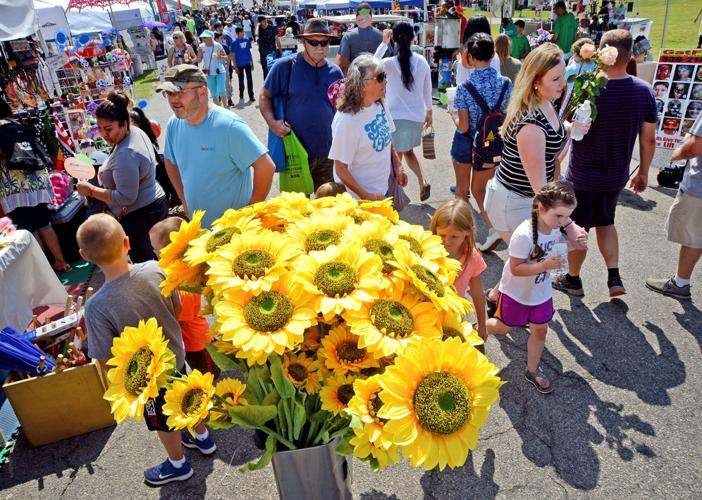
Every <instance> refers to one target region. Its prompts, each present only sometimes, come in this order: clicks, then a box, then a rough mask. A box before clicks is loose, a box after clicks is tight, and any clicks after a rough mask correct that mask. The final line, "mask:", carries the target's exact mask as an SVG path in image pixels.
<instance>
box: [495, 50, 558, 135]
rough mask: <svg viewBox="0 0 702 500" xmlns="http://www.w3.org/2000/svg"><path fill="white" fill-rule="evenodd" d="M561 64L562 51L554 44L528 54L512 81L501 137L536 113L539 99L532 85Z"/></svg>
mask: <svg viewBox="0 0 702 500" xmlns="http://www.w3.org/2000/svg"><path fill="white" fill-rule="evenodd" d="M561 62H563V51H562V50H561V49H560V48H559V47H558V45H556V44H555V43H544V44H543V45H540V46H539V47H537V48H536V49H534V50H532V51H531V52H529V55H527V56H526V59H524V63H523V64H522V69H521V70H519V73H518V74H517V78H516V79H515V81H514V88H513V89H512V96H511V97H510V99H509V104H508V105H507V113H505V122H504V123H503V124H502V128H501V129H500V134H501V135H502V137H507V134H508V133H509V130H510V129H512V127H513V126H514V125H515V124H517V123H519V121H521V120H522V119H523V118H524V117H525V116H526V115H528V114H530V113H536V112H537V111H538V109H539V104H540V101H541V99H540V98H539V95H538V94H537V93H536V89H535V88H534V85H535V84H536V83H537V82H538V81H539V80H540V79H541V78H543V76H544V75H545V74H546V73H548V72H549V71H550V70H551V69H553V68H555V67H556V66H558V64H559V63H561Z"/></svg>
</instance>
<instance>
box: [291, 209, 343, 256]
mask: <svg viewBox="0 0 702 500" xmlns="http://www.w3.org/2000/svg"><path fill="white" fill-rule="evenodd" d="M352 225H353V219H352V218H351V217H348V216H345V215H339V214H335V215H334V216H331V217H329V216H326V215H322V214H316V215H313V216H312V217H307V218H304V219H301V220H299V221H297V222H295V223H294V224H292V225H290V226H289V227H288V230H287V234H288V235H290V237H291V238H292V239H293V240H295V242H297V244H298V245H300V246H301V247H302V249H303V250H304V251H305V252H306V253H309V252H314V251H320V250H325V249H326V248H327V247H328V246H330V245H338V244H339V242H340V241H341V238H342V236H343V235H344V231H345V230H346V228H348V227H349V226H352Z"/></svg>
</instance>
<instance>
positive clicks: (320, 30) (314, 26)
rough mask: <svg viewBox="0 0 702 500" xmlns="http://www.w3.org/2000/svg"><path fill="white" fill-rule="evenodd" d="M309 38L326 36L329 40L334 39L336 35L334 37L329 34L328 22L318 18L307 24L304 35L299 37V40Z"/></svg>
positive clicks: (310, 20) (303, 31) (308, 21)
mask: <svg viewBox="0 0 702 500" xmlns="http://www.w3.org/2000/svg"><path fill="white" fill-rule="evenodd" d="M307 36H326V37H329V38H331V37H334V35H332V34H331V33H330V32H329V26H328V25H327V22H326V21H325V20H324V19H320V18H318V17H313V18H312V19H308V20H307V22H306V23H305V28H304V29H303V30H302V33H300V34H299V35H297V37H298V38H304V37H307Z"/></svg>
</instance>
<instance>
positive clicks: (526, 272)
mask: <svg viewBox="0 0 702 500" xmlns="http://www.w3.org/2000/svg"><path fill="white" fill-rule="evenodd" d="M563 264H565V262H564V261H563V258H562V257H559V256H558V255H551V256H550V257H547V258H545V259H544V260H542V261H541V262H531V263H530V262H527V259H518V258H517V257H512V256H510V258H509V268H510V270H511V271H512V274H513V275H514V276H536V275H538V274H541V273H545V272H547V271H550V270H551V269H558V268H560V267H562V266H563Z"/></svg>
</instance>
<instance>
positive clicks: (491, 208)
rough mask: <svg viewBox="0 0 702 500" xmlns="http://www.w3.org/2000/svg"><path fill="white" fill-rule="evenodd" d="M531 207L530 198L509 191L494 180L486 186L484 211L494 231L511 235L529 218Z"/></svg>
mask: <svg viewBox="0 0 702 500" xmlns="http://www.w3.org/2000/svg"><path fill="white" fill-rule="evenodd" d="M533 205H534V200H533V199H532V198H526V197H524V196H522V195H520V194H517V193H515V192H514V191H510V190H509V189H507V188H506V187H505V186H503V185H502V183H501V182H500V181H498V180H497V179H495V178H493V179H490V181H489V182H488V184H487V191H486V192H485V211H486V212H487V214H488V217H490V222H492V226H493V227H494V228H495V230H496V231H501V232H505V233H513V232H514V230H515V229H517V227H518V226H519V224H521V223H522V222H524V221H525V220H527V219H530V218H531V209H532V206H533Z"/></svg>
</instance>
